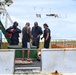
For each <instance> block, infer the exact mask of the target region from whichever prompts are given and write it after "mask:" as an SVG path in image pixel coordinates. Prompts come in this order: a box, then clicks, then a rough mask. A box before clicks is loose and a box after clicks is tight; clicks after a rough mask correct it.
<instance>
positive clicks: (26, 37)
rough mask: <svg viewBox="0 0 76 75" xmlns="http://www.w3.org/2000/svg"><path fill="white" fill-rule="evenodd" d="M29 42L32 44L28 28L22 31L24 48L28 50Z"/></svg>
mask: <svg viewBox="0 0 76 75" xmlns="http://www.w3.org/2000/svg"><path fill="white" fill-rule="evenodd" d="M27 42H30V34H28V33H27V27H24V28H23V29H22V48H27Z"/></svg>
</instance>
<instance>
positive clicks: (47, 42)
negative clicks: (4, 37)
mask: <svg viewBox="0 0 76 75" xmlns="http://www.w3.org/2000/svg"><path fill="white" fill-rule="evenodd" d="M43 27H44V29H45V30H44V34H43V37H42V38H44V48H49V45H50V39H51V36H50V35H51V31H50V29H49V28H48V25H47V24H46V23H45V24H43Z"/></svg>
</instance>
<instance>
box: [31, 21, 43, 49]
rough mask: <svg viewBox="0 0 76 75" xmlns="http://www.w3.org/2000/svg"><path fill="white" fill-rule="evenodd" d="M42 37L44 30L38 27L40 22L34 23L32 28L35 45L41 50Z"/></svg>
mask: <svg viewBox="0 0 76 75" xmlns="http://www.w3.org/2000/svg"><path fill="white" fill-rule="evenodd" d="M41 35H42V28H41V27H40V26H38V22H35V23H34V26H33V27H32V37H33V43H32V44H33V45H34V46H37V48H39V41H40V36H41Z"/></svg>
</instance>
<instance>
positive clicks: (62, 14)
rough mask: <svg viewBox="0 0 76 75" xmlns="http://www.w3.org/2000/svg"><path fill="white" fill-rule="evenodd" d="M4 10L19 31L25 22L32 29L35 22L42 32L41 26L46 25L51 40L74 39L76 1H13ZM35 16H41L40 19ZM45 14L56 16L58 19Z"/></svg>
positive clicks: (75, 33)
mask: <svg viewBox="0 0 76 75" xmlns="http://www.w3.org/2000/svg"><path fill="white" fill-rule="evenodd" d="M6 9H7V11H8V13H9V15H10V17H11V19H12V20H13V22H14V21H17V22H18V23H19V26H20V27H21V29H22V28H23V27H24V26H25V23H26V22H30V25H31V27H32V26H33V25H34V22H35V21H37V22H38V23H39V26H41V27H42V29H43V30H44V28H43V24H44V23H47V24H48V26H49V28H50V30H51V36H52V39H76V0H13V4H12V5H11V6H9V7H7V6H6ZM36 14H41V18H39V17H36ZM46 14H58V15H59V18H55V17H49V16H46ZM9 26H10V25H8V27H9Z"/></svg>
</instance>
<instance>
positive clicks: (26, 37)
mask: <svg viewBox="0 0 76 75" xmlns="http://www.w3.org/2000/svg"><path fill="white" fill-rule="evenodd" d="M30 39H31V31H30V23H29V22H27V23H26V24H25V26H24V27H23V29H22V48H23V50H22V60H24V53H25V51H24V50H25V49H28V53H27V55H28V56H27V61H29V60H30Z"/></svg>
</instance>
